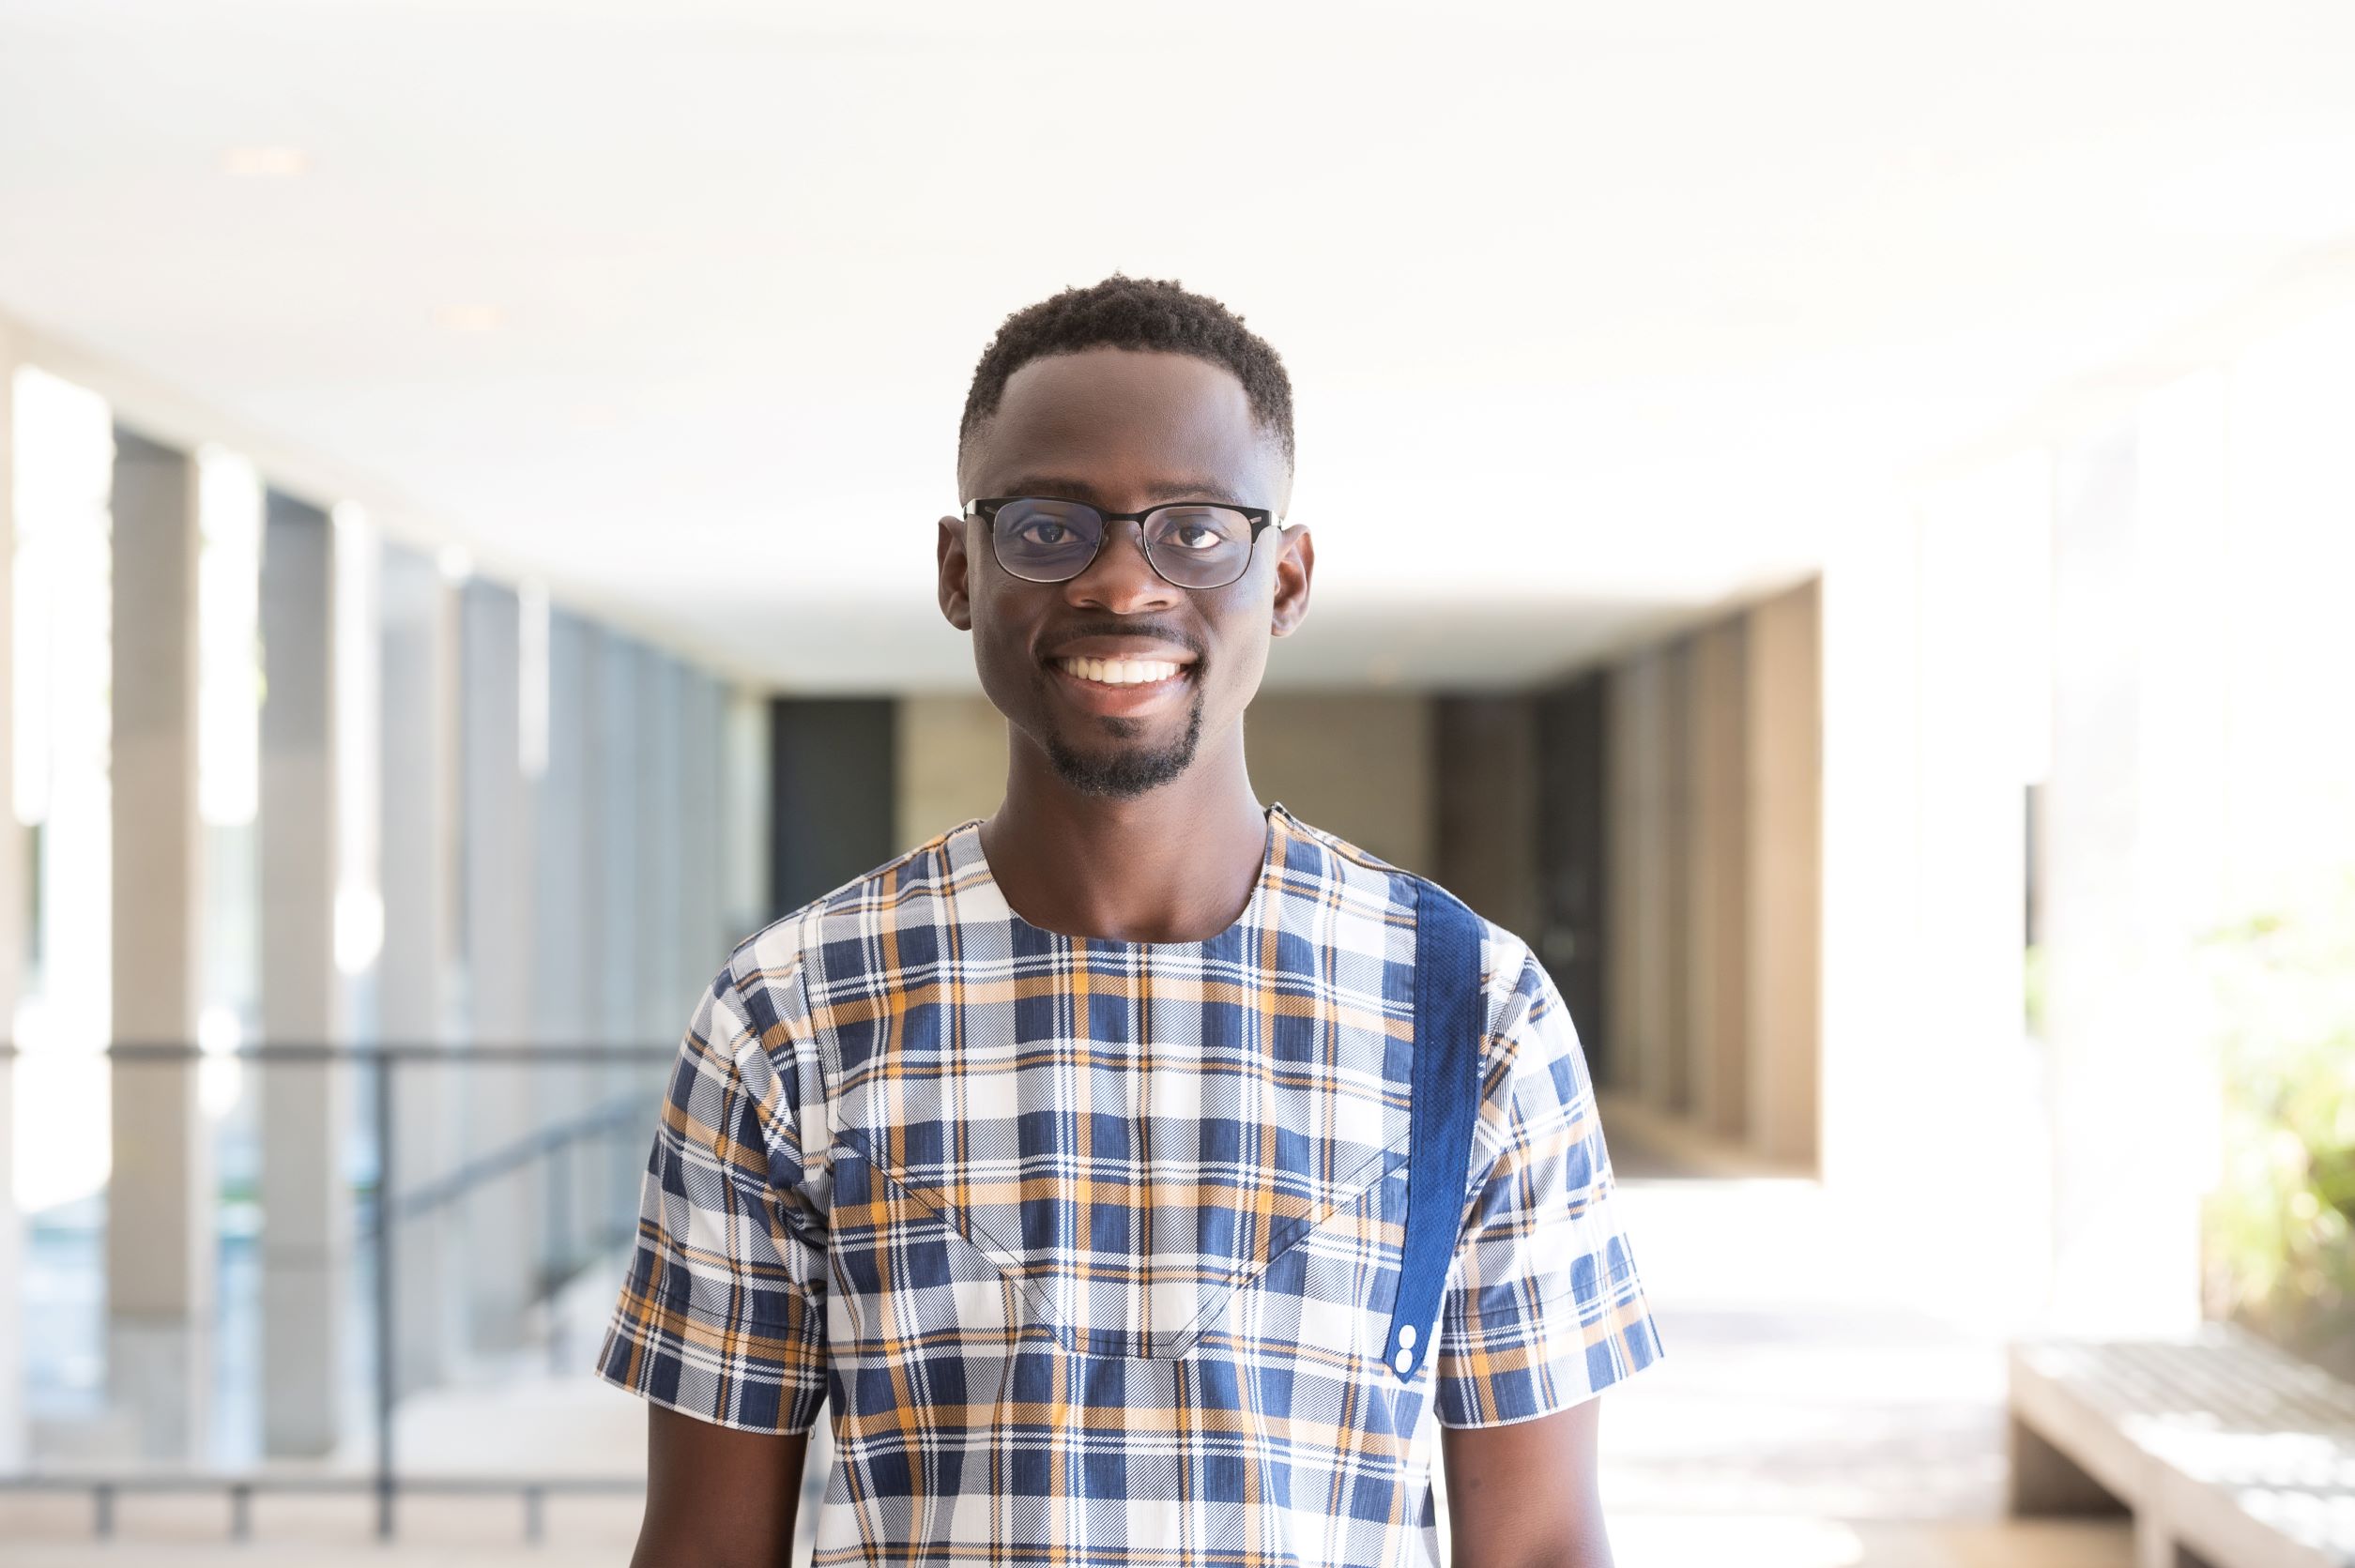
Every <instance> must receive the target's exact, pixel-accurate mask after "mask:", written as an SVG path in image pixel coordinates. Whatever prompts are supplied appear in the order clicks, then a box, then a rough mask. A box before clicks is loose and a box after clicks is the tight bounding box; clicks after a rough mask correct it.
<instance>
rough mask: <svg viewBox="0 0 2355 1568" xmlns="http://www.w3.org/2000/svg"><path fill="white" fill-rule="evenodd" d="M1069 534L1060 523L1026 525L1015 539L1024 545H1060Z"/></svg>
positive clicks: (1069, 531) (1068, 530) (1067, 529)
mask: <svg viewBox="0 0 2355 1568" xmlns="http://www.w3.org/2000/svg"><path fill="white" fill-rule="evenodd" d="M1070 533H1071V530H1070V529H1069V528H1066V527H1064V526H1063V525H1062V524H1060V523H1026V524H1024V525H1022V531H1021V533H1020V534H1019V535H1018V536H1017V537H1018V538H1020V539H1021V540H1022V541H1023V542H1024V543H1026V544H1061V543H1062V542H1063V540H1064V539H1066V538H1067V537H1069V535H1070Z"/></svg>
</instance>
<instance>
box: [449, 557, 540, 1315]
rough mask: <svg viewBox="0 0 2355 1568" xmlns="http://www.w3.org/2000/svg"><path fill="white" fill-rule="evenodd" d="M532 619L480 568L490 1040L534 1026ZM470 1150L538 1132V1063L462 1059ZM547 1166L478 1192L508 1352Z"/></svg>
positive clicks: (482, 943)
mask: <svg viewBox="0 0 2355 1568" xmlns="http://www.w3.org/2000/svg"><path fill="white" fill-rule="evenodd" d="M520 631H521V621H520V618H519V606H518V601H517V599H516V596H515V594H514V592H513V591H512V589H509V588H506V587H503V586H499V585H498V584H496V583H489V582H485V581H483V580H482V579H480V578H477V579H475V580H473V581H471V582H469V583H467V584H466V586H465V587H464V589H463V590H462V591H461V593H460V630H459V649H460V651H459V660H460V669H461V678H460V681H459V693H460V697H459V708H460V712H461V723H462V735H461V745H460V771H461V777H462V783H461V786H460V805H461V810H462V812H463V818H462V820H463V821H464V823H465V830H464V832H463V833H462V835H461V838H462V840H463V843H464V845H465V868H464V882H463V898H464V915H463V920H462V922H461V923H462V925H463V928H464V931H465V934H466V989H467V1005H468V1008H469V1011H470V1013H471V1028H470V1031H469V1032H470V1035H471V1038H472V1040H473V1042H474V1043H477V1044H484V1045H499V1046H512V1045H518V1044H523V1043H527V1042H528V1041H529V1040H530V1039H531V1037H532V1033H533V1030H532V1025H531V1011H532V1000H533V986H532V981H533V972H532V946H533V944H532V920H533V916H534V910H533V907H532V902H533V901H532V896H531V894H532V886H531V883H532V873H533V869H534V861H535V860H536V859H537V857H536V856H535V854H534V852H533V850H534V845H533V840H532V834H531V800H530V797H529V792H528V788H527V786H526V783H525V779H524V773H523V751H522V728H521V718H522V709H521V701H520V699H521V694H522V681H521V678H520V676H521V669H522V665H521V660H520V654H521V643H520ZM454 1071H455V1072H456V1073H458V1074H459V1075H460V1077H459V1084H458V1088H459V1091H460V1094H461V1096H462V1098H463V1103H464V1105H465V1134H464V1137H465V1145H466V1157H467V1158H468V1159H469V1160H472V1159H480V1158H482V1157H483V1156H485V1155H488V1154H491V1153H493V1152H495V1151H497V1150H500V1149H511V1148H512V1147H513V1146H514V1145H515V1144H516V1143H517V1142H518V1141H519V1140H521V1139H523V1138H526V1137H528V1136H529V1134H530V1133H531V1129H532V1124H533V1120H534V1116H535V1111H536V1102H535V1098H534V1096H535V1091H536V1090H537V1088H538V1087H539V1080H538V1075H537V1074H536V1073H533V1072H532V1070H531V1069H530V1068H529V1067H528V1066H524V1065H514V1064H504V1063H484V1064H480V1065H471V1066H468V1065H462V1066H460V1067H458V1068H457V1069H455V1070H454ZM542 1179H543V1173H542V1171H541V1170H540V1168H539V1167H538V1165H536V1164H527V1165H522V1166H520V1167H518V1168H517V1169H514V1170H512V1171H510V1172H508V1173H506V1174H504V1175H501V1176H497V1177H495V1178H493V1179H491V1180H488V1181H486V1182H485V1183H483V1184H482V1186H480V1187H478V1188H476V1189H475V1190H474V1191H473V1192H472V1193H470V1194H469V1195H467V1197H466V1199H465V1200H464V1217H465V1229H466V1297H467V1302H468V1310H469V1316H470V1323H469V1329H470V1333H471V1343H472V1344H474V1345H475V1346H477V1347H481V1348H484V1349H508V1348H512V1347H514V1346H516V1345H518V1344H520V1343H521V1342H522V1339H523V1330H524V1314H525V1312H526V1310H527V1309H528V1307H529V1305H530V1303H531V1301H532V1299H533V1297H534V1296H535V1295H536V1294H537V1293H538V1289H539V1277H538V1276H539V1273H540V1269H541V1263H542V1259H541V1257H540V1255H539V1251H538V1249H537V1248H536V1247H534V1246H532V1245H531V1241H532V1240H533V1239H534V1238H536V1237H538V1236H539V1235H541V1233H542V1231H543V1220H544V1211H543V1208H542V1201H543V1200H542V1199H541V1196H540V1183H541V1180H542Z"/></svg>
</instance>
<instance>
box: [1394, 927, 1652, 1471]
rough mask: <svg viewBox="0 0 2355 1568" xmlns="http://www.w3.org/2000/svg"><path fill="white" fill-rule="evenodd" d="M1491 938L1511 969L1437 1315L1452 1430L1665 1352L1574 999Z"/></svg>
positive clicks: (1560, 1405)
mask: <svg viewBox="0 0 2355 1568" xmlns="http://www.w3.org/2000/svg"><path fill="white" fill-rule="evenodd" d="M1500 938H1501V939H1500ZM1492 940H1495V941H1496V943H1497V945H1496V946H1495V947H1492V948H1491V951H1498V950H1499V949H1501V950H1502V951H1500V952H1499V956H1500V958H1502V959H1504V960H1505V963H1506V965H1507V966H1509V967H1508V969H1507V972H1508V973H1511V974H1513V975H1514V977H1515V978H1514V979H1513V980H1512V983H1511V988H1510V990H1509V992H1508V993H1506V994H1505V995H1504V996H1503V997H1502V998H1501V1001H1500V1002H1498V1003H1494V1004H1492V1007H1493V1008H1494V1013H1495V1016H1494V1021H1493V1022H1492V1023H1491V1032H1490V1039H1489V1051H1490V1053H1491V1054H1490V1055H1489V1057H1488V1058H1487V1059H1488V1061H1489V1063H1490V1066H1489V1072H1488V1089H1487V1092H1486V1094H1485V1095H1484V1096H1483V1098H1482V1104H1481V1113H1480V1124H1479V1128H1478V1132H1477V1134H1476V1141H1475V1143H1474V1158H1475V1161H1476V1163H1477V1162H1479V1161H1481V1160H1486V1161H1487V1162H1488V1165H1487V1169H1486V1171H1485V1173H1484V1174H1483V1175H1482V1176H1481V1177H1479V1178H1478V1180H1477V1181H1476V1187H1475V1190H1474V1194H1473V1197H1472V1202H1471V1205H1470V1207H1469V1210H1468V1211H1467V1214H1466V1217H1465V1220H1464V1234H1463V1236H1462V1238H1461V1239H1460V1241H1459V1243H1458V1247H1457V1252H1456V1258H1455V1263H1454V1266H1453V1268H1452V1269H1451V1270H1450V1271H1449V1274H1448V1280H1447V1288H1446V1294H1445V1298H1444V1300H1443V1302H1442V1305H1441V1311H1440V1330H1439V1355H1438V1358H1437V1365H1436V1370H1435V1377H1436V1390H1435V1393H1434V1401H1435V1403H1436V1405H1437V1408H1438V1414H1439V1419H1440V1421H1441V1422H1442V1423H1444V1424H1445V1425H1448V1426H1498V1425H1503V1424H1506V1423H1510V1422H1518V1421H1528V1420H1531V1419H1533V1418H1536V1417H1538V1416H1544V1415H1551V1414H1552V1413H1554V1412H1555V1411H1558V1410H1563V1409H1567V1408H1569V1407H1570V1406H1572V1405H1576V1404H1578V1403H1579V1402H1581V1401H1582V1400H1584V1399H1586V1398H1588V1397H1590V1396H1592V1395H1594V1394H1596V1393H1600V1392H1601V1391H1602V1390H1603V1389H1605V1388H1607V1387H1609V1386H1610V1385H1612V1384H1613V1383H1616V1382H1619V1381H1621V1380H1622V1379H1624V1378H1629V1377H1631V1376H1633V1375H1634V1374H1635V1373H1637V1372H1639V1371H1641V1370H1643V1369H1644V1367H1646V1366H1648V1365H1650V1364H1651V1363H1652V1362H1655V1361H1657V1360H1659V1356H1660V1343H1659V1332H1658V1331H1657V1330H1656V1329H1655V1327H1654V1325H1653V1322H1652V1315H1651V1309H1650V1307H1649V1305H1648V1304H1647V1303H1646V1302H1645V1301H1644V1286H1643V1283H1642V1281H1641V1280H1640V1279H1639V1278H1638V1277H1637V1275H1636V1270H1635V1255H1634V1253H1633V1251H1632V1250H1631V1249H1630V1247H1629V1240H1628V1234H1627V1228H1626V1225H1625V1224H1624V1221H1623V1216H1622V1215H1621V1213H1620V1209H1619V1204H1618V1201H1617V1192H1616V1187H1615V1185H1614V1183H1613V1178H1612V1171H1611V1158H1610V1155H1609V1153H1608V1152H1607V1151H1606V1150H1605V1149H1604V1148H1603V1134H1602V1123H1601V1121H1600V1120H1599V1119H1598V1116H1597V1114H1596V1108H1595V1090H1594V1084H1593V1081H1592V1080H1591V1078H1590V1077H1589V1075H1588V1073H1587V1068H1586V1060H1585V1056H1584V1053H1583V1051H1582V1050H1581V1049H1580V1047H1579V1043H1578V1035H1577V1032H1576V1031H1575V1030H1574V1029H1573V1028H1571V1026H1570V1017H1569V1010H1568V1009H1567V1007H1565V1006H1564V1005H1563V1001H1562V997H1561V994H1560V993H1559V992H1558V991H1556V990H1555V989H1554V986H1553V982H1552V979H1551V978H1549V977H1548V976H1547V974H1546V972H1545V969H1544V968H1543V967H1542V966H1540V965H1539V964H1538V963H1537V959H1536V958H1535V957H1534V956H1532V955H1531V954H1530V953H1529V952H1528V950H1527V949H1526V948H1525V947H1523V946H1522V944H1520V943H1519V942H1517V941H1514V940H1513V939H1512V938H1510V937H1507V936H1503V934H1502V933H1497V934H1496V936H1495V937H1493V938H1492ZM1516 959H1518V962H1517V963H1516V962H1515V960H1516Z"/></svg>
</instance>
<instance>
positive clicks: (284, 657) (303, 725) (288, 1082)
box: [256, 494, 353, 1454]
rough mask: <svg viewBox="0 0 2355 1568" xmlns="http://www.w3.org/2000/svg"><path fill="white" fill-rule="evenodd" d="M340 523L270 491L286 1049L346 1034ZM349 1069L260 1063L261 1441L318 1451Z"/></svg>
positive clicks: (270, 647) (281, 1037) (265, 754)
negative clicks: (339, 749) (339, 771)
mask: <svg viewBox="0 0 2355 1568" xmlns="http://www.w3.org/2000/svg"><path fill="white" fill-rule="evenodd" d="M335 550H336V535H335V529H334V526H333V525H331V524H330V523H329V520H328V516H327V514H326V513H325V512H324V511H321V510H318V509H317V508H315V507H312V506H309V505H306V504H305V503H303V502H300V501H297V500H294V499H292V498H290V497H288V496H284V495H275V494H273V495H270V497H269V499H268V510H267V511H266V512H265V523H264V534H263V541H262V582H261V603H260V617H261V636H262V673H263V688H264V700H263V703H262V717H261V741H262V755H261V801H260V812H259V815H258V820H257V822H256V829H257V830H258V833H259V836H260V840H261V843H260V846H259V854H260V860H261V900H260V903H261V910H260V918H261V965H260V967H261V1023H262V1038H263V1040H264V1041H265V1042H268V1043H272V1044H292V1045H316V1044H324V1043H329V1042H332V1041H333V1040H335V1039H336V1038H337V1035H338V1027H337V1026H338V1024H339V1022H340V1016H341V1012H342V995H341V985H340V982H339V979H338V976H337V974H336V969H335V889H336V869H337V858H336V826H337V824H336V767H335V756H336V732H337V724H338V718H339V716H338V714H337V713H336V707H335V687H336V682H335V658H334V654H335ZM351 1082H352V1074H351V1070H350V1069H349V1068H348V1067H344V1066H340V1065H331V1064H327V1063H308V1062H304V1063H297V1062H273V1063H270V1064H269V1065H268V1066H266V1067H264V1068H263V1070H262V1073H261V1101H262V1114H261V1138H262V1216H263V1218H262V1342H263V1343H264V1344H265V1345H267V1346H268V1347H269V1351H268V1354H267V1355H265V1356H263V1357H262V1358H261V1366H262V1446H263V1450H264V1452H266V1453H268V1454H325V1453H328V1452H329V1451H330V1450H332V1449H333V1448H334V1446H335V1444H336V1442H337V1440H338V1439H339V1438H340V1437H341V1435H342V1428H343V1419H344V1410H343V1407H342V1399H341V1392H342V1390H343V1387H344V1367H345V1351H344V1325H345V1319H346V1303H347V1301H348V1298H349V1288H348V1286H349V1280H350V1270H351V1265H352V1233H353V1232H352V1206H351V1195H350V1192H349V1190H348V1187H347V1185H346V1179H345V1175H344V1151H345V1149H346V1139H347V1137H348V1135H349V1129H350V1125H351Z"/></svg>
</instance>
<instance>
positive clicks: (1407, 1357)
mask: <svg viewBox="0 0 2355 1568" xmlns="http://www.w3.org/2000/svg"><path fill="white" fill-rule="evenodd" d="M1390 1364H1391V1365H1393V1366H1395V1367H1397V1368H1398V1369H1399V1377H1401V1378H1403V1377H1405V1376H1406V1375H1407V1374H1408V1373H1409V1372H1411V1371H1413V1370H1414V1368H1415V1352H1414V1351H1412V1350H1401V1351H1399V1359H1398V1360H1396V1361H1394V1362H1391V1363H1390Z"/></svg>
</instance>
